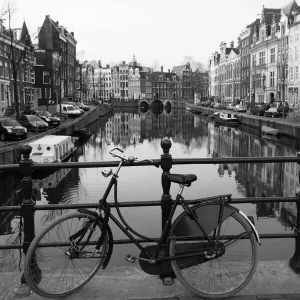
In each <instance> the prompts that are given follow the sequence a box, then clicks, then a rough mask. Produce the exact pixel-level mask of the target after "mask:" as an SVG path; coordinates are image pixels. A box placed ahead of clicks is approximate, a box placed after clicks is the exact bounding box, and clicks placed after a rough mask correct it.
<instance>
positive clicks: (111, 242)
mask: <svg viewBox="0 0 300 300" xmlns="http://www.w3.org/2000/svg"><path fill="white" fill-rule="evenodd" d="M78 211H79V212H81V213H86V214H89V215H92V216H95V217H97V218H98V215H97V213H96V212H94V211H90V210H88V209H85V208H82V209H78ZM100 221H101V222H102V223H103V222H104V220H103V218H102V217H100ZM106 231H107V234H108V250H107V255H106V257H105V260H104V262H103V267H102V269H103V270H104V269H106V267H107V265H108V263H109V261H110V259H111V255H112V252H113V248H114V238H113V234H112V231H111V229H110V226H109V225H108V224H106Z"/></svg>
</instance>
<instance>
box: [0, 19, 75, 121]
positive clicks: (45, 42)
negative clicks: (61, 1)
mask: <svg viewBox="0 0 300 300" xmlns="http://www.w3.org/2000/svg"><path fill="white" fill-rule="evenodd" d="M76 44H77V41H76V40H75V38H74V33H73V32H69V31H67V29H66V28H65V27H64V26H61V25H60V24H59V23H58V22H54V21H53V20H52V19H51V18H50V16H49V15H47V16H46V17H45V20H44V22H43V25H42V26H41V27H40V28H39V29H38V32H37V33H36V34H35V35H34V36H33V37H31V35H30V34H29V32H28V29H27V26H26V23H25V21H24V22H23V26H22V28H21V30H20V31H19V30H18V29H11V28H9V29H7V28H5V26H4V25H3V20H0V116H1V115H2V114H3V112H4V110H5V108H7V107H12V106H15V103H16V102H17V103H19V108H20V110H23V109H25V108H28V107H37V106H38V100H40V99H41V100H46V101H49V103H51V101H53V102H55V101H56V102H57V101H58V99H62V98H64V97H65V98H70V97H73V96H74V94H75V93H76V90H75V71H76ZM44 102H45V101H44Z"/></svg>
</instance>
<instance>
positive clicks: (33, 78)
mask: <svg viewBox="0 0 300 300" xmlns="http://www.w3.org/2000/svg"><path fill="white" fill-rule="evenodd" d="M31 83H35V73H34V71H33V70H31Z"/></svg>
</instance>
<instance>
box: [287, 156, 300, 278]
mask: <svg viewBox="0 0 300 300" xmlns="http://www.w3.org/2000/svg"><path fill="white" fill-rule="evenodd" d="M297 157H298V158H299V159H300V152H298V153H297ZM298 165H300V162H298ZM298 177H299V182H300V171H299V174H298ZM296 197H297V202H296V206H297V224H295V225H294V232H295V234H296V235H297V236H296V237H295V253H294V255H293V257H292V258H291V259H290V262H289V264H290V267H291V268H292V269H293V270H294V272H296V273H300V191H298V192H297V193H296Z"/></svg>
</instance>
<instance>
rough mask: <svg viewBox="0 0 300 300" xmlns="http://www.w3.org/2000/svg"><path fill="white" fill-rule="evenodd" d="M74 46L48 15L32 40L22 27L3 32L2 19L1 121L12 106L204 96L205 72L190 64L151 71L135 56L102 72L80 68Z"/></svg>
mask: <svg viewBox="0 0 300 300" xmlns="http://www.w3.org/2000/svg"><path fill="white" fill-rule="evenodd" d="M76 46H77V40H76V39H75V37H74V32H69V31H68V30H67V29H66V27H64V26H62V25H61V24H59V22H58V21H54V20H53V19H51V17H50V15H46V16H45V19H44V22H43V24H42V26H41V27H39V28H38V30H37V32H36V33H35V34H33V35H30V34H29V32H28V29H27V26H26V23H25V21H24V22H23V26H22V28H21V30H19V29H11V28H9V29H7V28H5V26H4V24H3V20H1V19H0V116H1V115H2V114H3V112H4V110H5V109H6V108H7V107H12V106H15V103H19V105H18V106H19V108H20V110H23V109H26V108H28V107H31V108H36V107H38V106H39V105H43V104H46V103H49V104H57V103H60V101H65V100H74V101H80V100H84V101H86V102H89V101H94V100H111V99H118V100H123V101H128V100H131V99H153V98H165V99H183V100H190V99H194V96H195V94H197V95H198V97H199V98H200V97H207V95H208V72H200V71H198V70H196V71H193V70H192V68H191V66H190V64H189V63H186V64H183V65H181V66H175V67H174V68H173V70H172V71H170V70H168V71H167V72H164V70H163V67H161V69H160V71H154V70H152V69H151V68H149V67H144V66H141V64H139V63H138V62H137V61H136V59H135V56H133V59H132V61H131V62H129V63H126V62H125V61H123V62H121V63H119V64H114V65H113V66H109V65H106V66H102V65H101V62H100V61H91V62H88V61H83V62H81V61H80V60H79V58H78V55H77V52H76ZM14 74H15V76H14Z"/></svg>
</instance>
